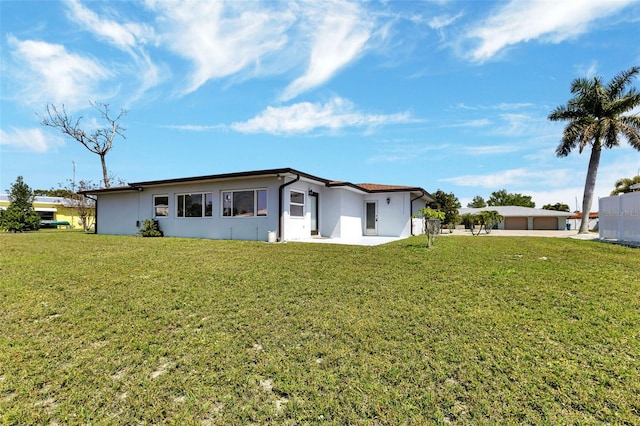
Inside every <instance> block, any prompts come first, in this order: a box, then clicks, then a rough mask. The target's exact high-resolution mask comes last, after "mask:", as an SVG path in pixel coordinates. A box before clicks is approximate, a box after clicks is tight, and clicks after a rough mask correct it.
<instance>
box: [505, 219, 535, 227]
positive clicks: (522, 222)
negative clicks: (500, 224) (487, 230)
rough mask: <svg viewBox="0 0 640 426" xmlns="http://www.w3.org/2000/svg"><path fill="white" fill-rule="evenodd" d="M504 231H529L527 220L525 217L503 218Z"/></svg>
mask: <svg viewBox="0 0 640 426" xmlns="http://www.w3.org/2000/svg"><path fill="white" fill-rule="evenodd" d="M504 229H511V230H526V229H529V220H528V219H527V218H526V217H505V218H504Z"/></svg>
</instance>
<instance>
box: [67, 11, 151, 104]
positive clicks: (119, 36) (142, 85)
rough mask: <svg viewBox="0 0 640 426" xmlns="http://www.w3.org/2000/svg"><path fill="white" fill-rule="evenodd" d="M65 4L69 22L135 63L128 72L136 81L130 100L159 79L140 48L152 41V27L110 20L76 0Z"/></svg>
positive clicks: (149, 60) (147, 57)
mask: <svg viewBox="0 0 640 426" xmlns="http://www.w3.org/2000/svg"><path fill="white" fill-rule="evenodd" d="M66 5H67V6H68V16H69V20H70V21H71V22H74V23H76V24H77V25H79V26H80V27H82V28H83V29H84V30H86V31H88V32H90V33H92V34H94V35H95V36H96V37H97V38H98V39H100V40H104V41H106V42H107V43H109V44H111V45H113V46H115V47H117V48H118V49H120V50H122V51H124V52H126V53H127V54H128V55H129V56H130V57H131V58H132V59H133V61H134V64H135V65H134V70H133V71H132V72H130V74H131V75H132V76H133V78H134V79H135V80H137V81H138V82H139V84H137V89H136V90H135V94H134V95H133V96H132V98H133V99H137V98H139V97H140V96H142V95H143V94H144V93H145V92H146V91H147V90H148V89H149V88H151V87H154V86H156V85H157V84H158V83H159V82H160V80H161V77H160V72H159V69H158V67H157V66H156V65H155V64H154V63H153V61H152V60H151V57H150V56H149V54H148V53H147V52H146V51H145V49H144V45H146V44H147V43H154V42H155V41H156V35H155V31H154V29H153V27H151V26H150V25H148V24H143V23H136V22H125V23H120V22H117V21H116V20H114V19H109V18H103V17H101V16H99V15H98V14H97V13H96V12H94V11H92V10H90V9H89V8H87V7H85V6H84V5H82V4H81V3H80V2H79V1H77V0H68V1H67V2H66Z"/></svg>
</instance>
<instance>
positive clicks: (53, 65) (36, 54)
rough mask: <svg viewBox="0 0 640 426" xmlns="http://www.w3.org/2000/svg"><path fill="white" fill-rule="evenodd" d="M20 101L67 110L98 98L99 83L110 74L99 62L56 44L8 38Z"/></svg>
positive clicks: (13, 75) (13, 74)
mask: <svg viewBox="0 0 640 426" xmlns="http://www.w3.org/2000/svg"><path fill="white" fill-rule="evenodd" d="M7 43H8V46H9V48H10V49H11V54H12V59H13V60H14V62H15V64H14V65H15V67H13V68H12V72H11V74H12V75H11V77H12V78H13V79H15V80H16V81H17V82H18V83H19V86H18V87H20V89H18V90H19V92H20V93H19V96H20V100H21V102H23V103H26V104H43V103H47V102H53V103H64V104H65V105H67V106H69V107H73V106H77V105H80V104H86V102H87V99H100V98H102V96H100V87H99V86H100V82H102V81H104V80H106V79H108V78H109V77H111V75H112V72H111V71H110V70H109V69H108V68H107V67H105V66H103V65H102V64H101V63H99V62H98V61H96V60H94V59H92V58H89V57H85V56H81V55H78V54H75V53H71V52H68V51H67V50H66V48H65V47H64V46H62V45H59V44H53V43H47V42H44V41H38V40H19V39H18V38H16V37H14V36H12V35H9V36H8V38H7Z"/></svg>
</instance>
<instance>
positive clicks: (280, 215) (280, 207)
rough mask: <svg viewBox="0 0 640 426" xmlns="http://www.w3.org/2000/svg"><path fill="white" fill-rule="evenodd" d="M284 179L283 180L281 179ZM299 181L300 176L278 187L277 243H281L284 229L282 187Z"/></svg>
mask: <svg viewBox="0 0 640 426" xmlns="http://www.w3.org/2000/svg"><path fill="white" fill-rule="evenodd" d="M283 179H284V178H283ZM299 180H300V175H296V178H295V179H294V180H292V181H291V182H286V183H283V184H282V185H280V189H279V192H278V197H279V199H278V218H279V219H278V241H282V228H283V227H284V212H283V210H284V207H283V205H282V194H283V193H284V187H285V186H289V185H291V184H292V183H296V182H298V181H299Z"/></svg>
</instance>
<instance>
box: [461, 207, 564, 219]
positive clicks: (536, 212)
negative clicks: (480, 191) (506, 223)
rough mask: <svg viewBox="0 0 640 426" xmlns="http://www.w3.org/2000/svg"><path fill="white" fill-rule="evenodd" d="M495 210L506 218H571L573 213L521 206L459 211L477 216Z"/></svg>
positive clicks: (462, 209) (468, 208)
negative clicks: (482, 212)
mask: <svg viewBox="0 0 640 426" xmlns="http://www.w3.org/2000/svg"><path fill="white" fill-rule="evenodd" d="M487 210H495V211H497V212H498V214H499V215H500V216H504V217H532V216H535V217H539V216H556V217H569V216H571V215H572V213H571V212H561V211H558V210H546V209H534V208H531V207H521V206H487V207H481V208H470V207H465V208H461V209H458V212H459V213H460V214H461V215H462V214H466V213H471V214H476V213H480V212H481V211H487Z"/></svg>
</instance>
